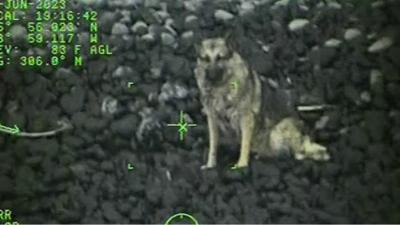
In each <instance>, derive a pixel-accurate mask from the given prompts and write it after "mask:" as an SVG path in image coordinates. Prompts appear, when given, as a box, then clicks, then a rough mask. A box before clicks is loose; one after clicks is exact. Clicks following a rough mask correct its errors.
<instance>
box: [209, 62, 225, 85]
mask: <svg viewBox="0 0 400 225" xmlns="http://www.w3.org/2000/svg"><path fill="white" fill-rule="evenodd" d="M223 73H224V69H223V68H222V67H220V66H213V67H210V68H207V70H206V78H207V80H208V81H210V82H213V83H215V82H219V81H221V80H222V78H223V76H224V74H223Z"/></svg>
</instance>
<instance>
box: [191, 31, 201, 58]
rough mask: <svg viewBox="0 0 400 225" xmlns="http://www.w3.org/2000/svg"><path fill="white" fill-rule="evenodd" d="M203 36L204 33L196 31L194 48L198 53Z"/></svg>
mask: <svg viewBox="0 0 400 225" xmlns="http://www.w3.org/2000/svg"><path fill="white" fill-rule="evenodd" d="M202 36H203V35H202V34H201V33H195V36H194V41H193V47H194V50H195V53H196V54H198V53H199V52H200V49H201V42H202Z"/></svg>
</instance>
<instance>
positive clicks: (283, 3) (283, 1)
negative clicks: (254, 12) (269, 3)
mask: <svg viewBox="0 0 400 225" xmlns="http://www.w3.org/2000/svg"><path fill="white" fill-rule="evenodd" d="M288 4H289V0H279V1H277V2H275V4H274V6H287V5H288Z"/></svg>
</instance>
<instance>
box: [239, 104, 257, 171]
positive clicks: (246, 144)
mask: <svg viewBox="0 0 400 225" xmlns="http://www.w3.org/2000/svg"><path fill="white" fill-rule="evenodd" d="M254 125H255V118H254V114H253V113H251V112H250V113H248V114H247V115H244V116H243V117H242V118H241V120H240V129H241V133H242V140H241V144H240V157H239V160H238V163H237V164H236V167H247V166H248V165H249V157H250V148H251V139H252V137H253V131H254Z"/></svg>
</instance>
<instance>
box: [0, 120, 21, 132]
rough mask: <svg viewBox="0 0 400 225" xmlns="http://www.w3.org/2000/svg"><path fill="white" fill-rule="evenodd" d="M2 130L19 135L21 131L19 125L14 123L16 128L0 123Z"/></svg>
mask: <svg viewBox="0 0 400 225" xmlns="http://www.w3.org/2000/svg"><path fill="white" fill-rule="evenodd" d="M0 132H3V133H7V134H11V135H18V134H19V133H20V132H21V131H20V130H19V128H18V127H17V125H14V128H11V127H6V126H3V125H1V123H0Z"/></svg>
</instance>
